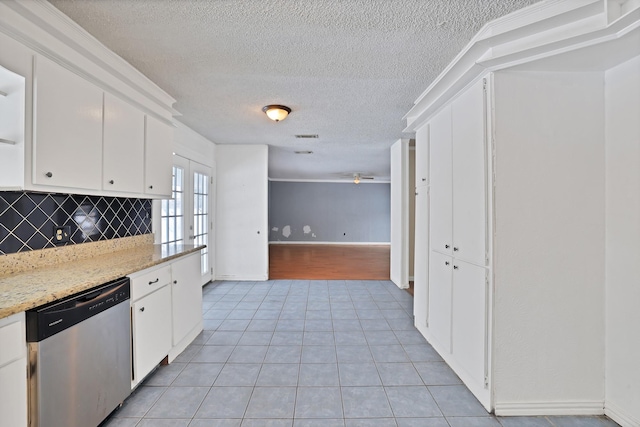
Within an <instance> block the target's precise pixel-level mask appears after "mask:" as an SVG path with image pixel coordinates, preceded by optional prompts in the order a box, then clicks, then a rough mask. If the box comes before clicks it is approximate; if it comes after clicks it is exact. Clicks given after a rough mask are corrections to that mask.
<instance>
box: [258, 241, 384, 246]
mask: <svg viewBox="0 0 640 427" xmlns="http://www.w3.org/2000/svg"><path fill="white" fill-rule="evenodd" d="M269 244H270V245H345V246H391V243H389V242H316V241H310V242H309V241H302V242H292V241H289V240H287V241H280V240H274V241H271V242H269Z"/></svg>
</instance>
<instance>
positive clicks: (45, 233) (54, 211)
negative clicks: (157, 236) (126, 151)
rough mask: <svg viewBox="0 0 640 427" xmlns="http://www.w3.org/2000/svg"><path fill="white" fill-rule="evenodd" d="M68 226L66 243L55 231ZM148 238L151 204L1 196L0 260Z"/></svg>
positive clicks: (116, 199) (31, 195) (72, 197)
mask: <svg viewBox="0 0 640 427" xmlns="http://www.w3.org/2000/svg"><path fill="white" fill-rule="evenodd" d="M60 226H69V227H70V229H71V233H70V241H69V242H68V243H62V244H56V243H54V239H53V235H54V227H60ZM148 233H151V200H147V199H129V198H122V197H100V196H80V195H73V194H43V193H31V192H14V191H7V192H0V254H9V253H15V252H22V251H31V250H36V249H44V248H52V247H55V246H61V245H65V244H67V245H69V244H77V243H85V242H95V241H98V240H107V239H114V238H119V237H126V236H136V235H140V234H148Z"/></svg>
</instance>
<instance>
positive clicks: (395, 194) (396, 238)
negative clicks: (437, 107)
mask: <svg viewBox="0 0 640 427" xmlns="http://www.w3.org/2000/svg"><path fill="white" fill-rule="evenodd" d="M412 187H413V186H412ZM390 276H391V281H392V282H393V283H395V284H396V285H397V286H398V287H399V288H402V289H405V288H408V287H409V141H408V140H403V139H401V140H398V141H397V142H396V143H395V144H393V145H392V146H391V264H390Z"/></svg>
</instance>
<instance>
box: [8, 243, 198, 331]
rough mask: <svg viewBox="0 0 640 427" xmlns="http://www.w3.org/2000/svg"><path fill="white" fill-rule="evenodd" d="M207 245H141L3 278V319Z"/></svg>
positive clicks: (37, 268) (11, 274)
mask: <svg viewBox="0 0 640 427" xmlns="http://www.w3.org/2000/svg"><path fill="white" fill-rule="evenodd" d="M204 247H205V246H193V245H177V246H173V247H171V248H163V247H161V246H160V245H152V244H148V245H141V246H137V247H133V248H128V249H124V250H118V251H115V252H109V253H101V254H96V255H95V256H93V257H89V258H84V259H78V260H74V261H67V262H61V263H57V264H53V265H46V266H42V267H36V268H32V269H29V270H26V271H22V272H16V273H10V274H1V275H0V319H2V318H5V317H8V316H10V315H12V314H15V313H19V312H21V311H26V310H30V309H32V308H35V307H38V306H40V305H43V304H47V303H49V302H52V301H56V300H58V299H61V298H64V297H66V296H69V295H73V294H75V293H78V292H82V291H85V290H87V289H91V288H93V287H95V286H99V285H101V284H103V283H106V282H109V281H111V280H114V279H118V278H120V277H124V276H127V275H129V274H131V273H134V272H136V271H140V270H144V269H145V268H149V267H153V266H155V265H158V264H162V263H163V262H166V261H169V260H171V259H174V258H177V257H180V256H182V255H186V254H189V253H192V252H196V251H199V250H200V249H202V248H204Z"/></svg>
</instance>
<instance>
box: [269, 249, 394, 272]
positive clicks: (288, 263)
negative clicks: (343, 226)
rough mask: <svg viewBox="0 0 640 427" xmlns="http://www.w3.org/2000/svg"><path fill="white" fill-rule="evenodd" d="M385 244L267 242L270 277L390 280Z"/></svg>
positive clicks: (387, 251)
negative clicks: (280, 243) (287, 243)
mask: <svg viewBox="0 0 640 427" xmlns="http://www.w3.org/2000/svg"><path fill="white" fill-rule="evenodd" d="M389 262H390V248H389V246H388V245H366V246H365V245H358V246H351V245H279V244H271V245H269V279H310V280H311V279H313V280H322V279H324V280H336V279H337V280H340V279H342V280H389Z"/></svg>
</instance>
